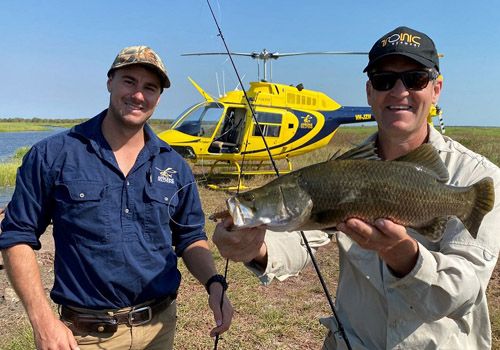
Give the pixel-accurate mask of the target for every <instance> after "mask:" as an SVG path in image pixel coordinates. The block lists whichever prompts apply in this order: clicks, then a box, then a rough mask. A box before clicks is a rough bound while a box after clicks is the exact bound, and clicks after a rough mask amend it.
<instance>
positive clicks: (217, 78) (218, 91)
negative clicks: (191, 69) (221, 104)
mask: <svg viewBox="0 0 500 350" xmlns="http://www.w3.org/2000/svg"><path fill="white" fill-rule="evenodd" d="M215 81H216V82H217V93H218V94H219V97H222V95H221V94H220V86H219V74H217V72H215Z"/></svg>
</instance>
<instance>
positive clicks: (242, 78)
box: [234, 73, 247, 90]
mask: <svg viewBox="0 0 500 350" xmlns="http://www.w3.org/2000/svg"><path fill="white" fill-rule="evenodd" d="M246 75H247V74H246V73H245V74H243V76H242V77H241V81H242V82H243V80H245V76H246ZM238 86H241V84H240V83H239V82H238V84H236V87H235V88H234V89H235V90H238ZM241 89H242V90H243V86H241Z"/></svg>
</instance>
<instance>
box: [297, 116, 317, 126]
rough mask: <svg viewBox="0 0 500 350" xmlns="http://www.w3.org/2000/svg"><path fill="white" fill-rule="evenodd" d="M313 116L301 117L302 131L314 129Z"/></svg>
mask: <svg viewBox="0 0 500 350" xmlns="http://www.w3.org/2000/svg"><path fill="white" fill-rule="evenodd" d="M313 118H314V117H313V116H311V115H310V114H308V115H306V116H305V117H301V119H302V122H301V123H300V126H299V127H300V128H301V129H312V128H313V127H314V124H313Z"/></svg>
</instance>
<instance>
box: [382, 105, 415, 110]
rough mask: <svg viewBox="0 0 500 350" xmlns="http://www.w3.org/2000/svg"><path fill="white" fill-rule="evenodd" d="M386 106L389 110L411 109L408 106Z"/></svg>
mask: <svg viewBox="0 0 500 350" xmlns="http://www.w3.org/2000/svg"><path fill="white" fill-rule="evenodd" d="M387 108H388V109H390V110H397V111H407V110H409V109H411V107H410V106H388V107H387Z"/></svg>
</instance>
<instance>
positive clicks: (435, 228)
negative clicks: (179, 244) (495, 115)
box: [213, 27, 500, 350]
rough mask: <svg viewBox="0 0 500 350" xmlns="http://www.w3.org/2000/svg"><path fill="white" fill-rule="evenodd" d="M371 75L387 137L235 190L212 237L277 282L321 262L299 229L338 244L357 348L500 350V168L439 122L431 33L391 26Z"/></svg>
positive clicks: (344, 319)
mask: <svg viewBox="0 0 500 350" xmlns="http://www.w3.org/2000/svg"><path fill="white" fill-rule="evenodd" d="M364 72H367V74H368V81H367V83H366V93H367V99H368V103H369V105H370V106H371V107H372V112H373V115H374V116H375V119H376V121H377V125H378V131H377V133H376V134H374V135H372V136H371V137H370V138H369V139H368V140H367V141H366V143H364V144H363V145H362V146H360V147H357V148H356V149H354V150H351V151H349V152H347V153H346V154H343V155H341V156H339V157H336V158H335V159H332V160H329V161H327V162H324V163H321V164H318V165H313V166H310V167H307V168H305V169H304V170H302V169H301V170H299V171H297V172H293V173H290V174H287V175H285V176H282V177H280V178H279V179H277V180H275V181H273V182H271V183H269V184H267V185H265V186H263V187H262V188H260V189H255V190H252V191H249V192H247V193H243V194H240V195H237V196H234V197H233V198H230V199H229V200H228V207H229V211H230V213H231V217H228V218H226V219H224V221H223V222H222V223H219V224H218V225H217V227H216V230H215V233H214V237H213V240H214V242H215V244H216V245H217V247H218V248H219V250H220V252H221V254H222V255H223V256H224V257H227V258H229V259H232V260H235V261H242V262H245V263H246V264H247V266H248V267H249V268H250V269H251V270H252V271H254V272H255V274H256V275H257V276H258V277H259V279H260V280H261V281H262V283H264V284H269V283H271V281H272V280H273V279H274V278H277V279H278V280H283V279H285V278H288V277H290V276H294V275H297V274H298V273H299V272H300V271H301V269H302V268H303V267H304V266H305V265H306V264H307V262H308V261H309V260H310V258H309V256H308V254H307V250H306V248H305V246H304V243H303V242H302V238H301V236H300V234H299V231H295V230H304V231H305V234H306V237H307V238H308V241H309V243H310V245H311V247H312V248H313V249H314V250H316V249H317V248H318V247H320V246H322V245H325V244H327V243H328V242H329V241H330V239H331V238H334V239H335V241H336V242H337V245H338V248H339V256H340V263H339V264H340V277H339V282H338V287H337V297H336V308H337V313H338V316H339V319H340V321H341V323H342V326H343V327H344V329H345V332H346V336H347V338H348V340H349V343H350V345H351V346H352V349H370V350H371V349H409V348H411V349H438V348H439V349H488V348H491V326H490V320H489V314H488V305H487V301H486V288H487V285H488V282H489V279H490V277H491V274H492V271H493V269H494V268H495V265H496V261H497V257H498V252H499V249H500V239H499V237H498V233H499V232H498V231H499V228H500V201H499V200H498V198H500V170H499V168H498V167H497V166H495V165H494V164H493V163H491V162H490V161H488V160H487V159H486V158H485V157H483V156H481V155H479V154H476V153H474V152H472V151H471V150H469V149H467V148H465V147H464V146H463V145H461V144H459V143H458V142H456V141H454V140H452V139H450V138H449V137H445V136H443V135H441V134H439V133H438V132H437V131H436V130H434V128H432V127H430V126H429V125H428V123H427V116H428V114H429V110H430V109H431V108H432V106H434V105H436V104H437V102H438V99H439V96H440V93H441V89H442V85H443V82H442V80H441V79H439V59H438V54H437V51H436V48H435V45H434V42H433V41H432V40H431V39H430V38H429V37H428V36H427V35H426V34H424V33H421V32H418V31H416V30H413V29H411V28H407V27H398V28H396V29H394V30H393V31H391V32H389V33H387V34H385V35H384V36H383V37H381V38H380V39H379V40H377V42H376V43H375V44H374V45H373V47H372V49H371V50H370V54H369V62H368V65H367V67H366V68H365V70H364ZM376 158H378V160H377V159H376ZM382 160H383V161H382ZM356 175H357V176H356ZM321 176H323V177H321ZM495 197H496V198H497V200H496V201H495ZM270 198H273V202H272V203H271V204H269V201H270ZM266 229H267V230H266ZM278 231H279V232H278ZM321 323H322V324H324V325H325V326H326V327H327V328H328V329H329V333H328V336H327V338H326V339H325V343H324V347H323V348H324V349H327V350H331V349H346V348H347V345H346V342H345V340H344V339H342V337H341V336H340V332H339V327H338V325H337V323H336V321H335V319H334V318H326V319H322V320H321Z"/></svg>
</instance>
